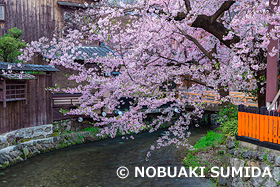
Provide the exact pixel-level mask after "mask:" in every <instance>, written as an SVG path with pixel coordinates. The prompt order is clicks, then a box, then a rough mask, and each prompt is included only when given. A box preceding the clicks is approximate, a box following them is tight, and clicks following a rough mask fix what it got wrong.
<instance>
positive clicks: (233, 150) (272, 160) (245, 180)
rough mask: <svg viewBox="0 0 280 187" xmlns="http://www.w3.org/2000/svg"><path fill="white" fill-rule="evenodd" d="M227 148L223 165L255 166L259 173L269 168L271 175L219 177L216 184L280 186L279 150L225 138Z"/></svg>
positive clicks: (258, 186) (249, 186) (247, 186)
mask: <svg viewBox="0 0 280 187" xmlns="http://www.w3.org/2000/svg"><path fill="white" fill-rule="evenodd" d="M226 145H227V148H228V153H229V155H230V156H227V157H224V160H223V163H224V166H225V167H235V168H237V169H238V168H239V167H242V168H243V174H244V173H245V167H251V168H252V167H257V168H260V169H261V173H263V172H264V170H265V168H267V167H268V168H269V171H270V173H271V175H272V177H268V176H265V177H262V176H259V177H244V175H243V177H240V176H235V177H234V178H233V177H231V176H230V177H226V178H222V177H220V178H219V180H218V186H229V187H230V186H232V187H260V186H264V187H268V186H269V187H277V186H278V187H279V186H280V151H276V150H271V149H267V148H264V147H260V146H256V145H253V144H250V143H246V142H242V141H239V142H238V145H237V142H236V140H235V139H234V138H231V139H229V140H227V143H226Z"/></svg>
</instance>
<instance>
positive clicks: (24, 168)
mask: <svg viewBox="0 0 280 187" xmlns="http://www.w3.org/2000/svg"><path fill="white" fill-rule="evenodd" d="M206 132H207V129H203V128H197V129H194V130H192V135H191V137H190V139H189V142H190V143H191V144H194V143H195V142H196V141H197V140H198V139H199V138H200V137H202V136H203V135H205V134H206ZM162 133H164V130H160V131H158V132H155V133H152V134H150V133H148V132H144V133H141V134H138V135H136V136H135V139H134V140H123V139H122V138H115V139H107V140H101V141H97V142H92V143H88V144H83V145H78V146H74V147H69V148H65V149H61V150H56V151H53V152H50V153H46V154H42V155H38V156H35V157H33V158H30V159H28V160H26V161H25V162H22V163H19V164H16V165H14V166H11V167H9V168H7V169H6V170H2V171H0V186H4V187H17V186H26V187H29V186H30V187H31V186H32V187H33V186H44V187H46V186H47V187H52V186H63V187H64V186H65V187H71V186H73V187H74V186H81V187H86V186H94V187H96V186H102V187H103V186H106V187H107V186H108V187H111V186H165V187H166V186H180V187H181V186H187V187H191V186H199V187H204V186H205V187H208V186H213V184H212V182H211V181H210V180H208V179H205V178H135V177H134V167H135V166H139V167H140V166H144V167H148V166H154V167H157V166H164V167H167V166H171V167H175V166H182V160H183V158H184V156H185V154H186V149H184V148H176V147H174V146H169V147H165V148H161V149H159V150H155V151H154V152H153V154H152V156H151V158H150V160H149V161H146V160H145V158H146V153H147V151H148V150H149V148H150V146H151V145H152V144H154V143H155V141H156V140H157V138H158V137H159V136H161V134H162ZM120 166H126V167H127V168H128V169H129V170H130V171H131V175H130V176H129V177H128V178H126V179H119V178H118V177H117V175H116V170H117V168H118V167H120Z"/></svg>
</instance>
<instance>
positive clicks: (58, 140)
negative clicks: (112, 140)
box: [0, 124, 97, 168]
mask: <svg viewBox="0 0 280 187" xmlns="http://www.w3.org/2000/svg"><path fill="white" fill-rule="evenodd" d="M50 136H52V137H50ZM95 140H97V138H96V136H95V134H94V133H92V132H74V133H68V134H61V135H57V136H53V125H52V124H50V125H42V126H36V127H30V128H23V129H19V130H16V131H12V132H9V133H6V134H3V135H1V136H0V168H6V167H7V166H9V165H12V164H15V163H17V162H21V161H24V160H26V159H27V158H30V157H32V156H34V155H37V154H40V153H44V152H49V151H51V150H55V149H60V148H64V147H68V146H71V145H76V144H81V143H85V142H89V141H95Z"/></svg>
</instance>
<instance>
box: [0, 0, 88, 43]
mask: <svg viewBox="0 0 280 187" xmlns="http://www.w3.org/2000/svg"><path fill="white" fill-rule="evenodd" d="M57 1H67V2H73V3H84V2H85V1H87V2H89V3H90V2H92V1H93V0H0V4H4V5H5V21H0V36H2V35H3V34H4V33H7V32H8V30H9V29H11V28H13V27H17V28H18V29H21V30H23V33H24V37H23V39H24V40H25V41H26V42H31V41H34V40H38V39H39V38H41V37H43V36H45V37H49V38H50V37H52V35H53V33H54V32H55V33H59V34H60V31H61V28H62V26H63V23H62V15H63V11H64V10H65V9H66V8H67V7H62V6H59V5H58V4H57Z"/></svg>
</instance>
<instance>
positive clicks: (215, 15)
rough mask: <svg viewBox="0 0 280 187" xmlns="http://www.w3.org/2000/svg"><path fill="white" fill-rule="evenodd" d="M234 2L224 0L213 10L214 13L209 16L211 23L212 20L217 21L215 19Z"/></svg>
mask: <svg viewBox="0 0 280 187" xmlns="http://www.w3.org/2000/svg"><path fill="white" fill-rule="evenodd" d="M234 3H235V1H233V0H229V1H225V2H224V3H223V4H222V6H221V7H220V8H219V9H218V10H217V11H216V12H215V14H213V15H212V16H211V23H213V22H214V21H217V19H218V18H219V17H220V16H221V15H222V14H223V13H224V12H225V11H227V10H229V8H230V7H231V5H233V4H234Z"/></svg>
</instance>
